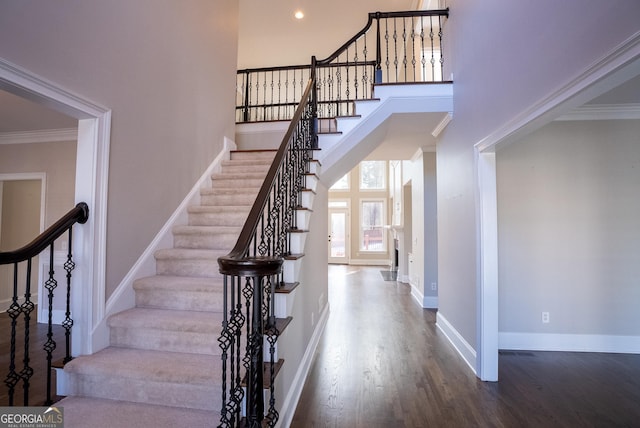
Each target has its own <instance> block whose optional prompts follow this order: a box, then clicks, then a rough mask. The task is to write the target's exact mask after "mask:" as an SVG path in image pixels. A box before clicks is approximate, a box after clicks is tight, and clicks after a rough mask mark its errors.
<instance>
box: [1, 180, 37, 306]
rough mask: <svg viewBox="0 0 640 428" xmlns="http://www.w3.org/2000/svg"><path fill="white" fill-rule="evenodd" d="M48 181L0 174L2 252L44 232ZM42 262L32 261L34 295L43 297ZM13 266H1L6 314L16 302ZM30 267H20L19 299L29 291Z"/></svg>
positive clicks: (3, 303)
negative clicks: (14, 298) (26, 289)
mask: <svg viewBox="0 0 640 428" xmlns="http://www.w3.org/2000/svg"><path fill="white" fill-rule="evenodd" d="M44 188H45V186H44V177H41V176H40V175H38V174H36V175H32V174H31V175H27V174H14V175H9V174H0V251H10V250H15V249H18V248H21V247H23V246H25V245H27V244H28V243H29V242H31V240H32V239H33V238H34V237H35V236H37V235H38V234H39V233H40V232H42V230H43V224H44ZM39 264H40V263H39V258H38V257H36V258H35V259H34V260H32V266H31V271H30V284H31V287H32V288H31V293H32V295H34V296H33V297H34V299H33V300H34V301H36V299H37V297H38V296H39V294H40V293H39V290H38V289H39V287H38V284H39V277H40V274H39V269H38V266H39ZM14 275H15V271H14V269H13V265H3V266H0V311H5V310H6V309H7V308H8V307H9V305H10V304H11V301H12V298H13V283H14V281H13V277H14ZM26 276H27V265H26V263H21V264H19V265H18V278H19V280H18V282H17V283H18V284H19V287H20V288H19V289H18V295H19V296H23V295H24V292H25V287H26V281H25V279H26Z"/></svg>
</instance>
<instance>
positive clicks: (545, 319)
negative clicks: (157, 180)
mask: <svg viewBox="0 0 640 428" xmlns="http://www.w3.org/2000/svg"><path fill="white" fill-rule="evenodd" d="M542 323H543V324H549V312H543V313H542Z"/></svg>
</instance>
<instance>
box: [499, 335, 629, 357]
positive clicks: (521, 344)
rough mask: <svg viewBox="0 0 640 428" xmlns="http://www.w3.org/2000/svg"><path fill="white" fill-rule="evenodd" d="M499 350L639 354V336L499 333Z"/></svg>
mask: <svg viewBox="0 0 640 428" xmlns="http://www.w3.org/2000/svg"><path fill="white" fill-rule="evenodd" d="M498 347H499V349H508V350H527V351H563V352H606V353H616V354H640V336H615V335H600V334H548V333H510V332H501V333H500V334H499V337H498Z"/></svg>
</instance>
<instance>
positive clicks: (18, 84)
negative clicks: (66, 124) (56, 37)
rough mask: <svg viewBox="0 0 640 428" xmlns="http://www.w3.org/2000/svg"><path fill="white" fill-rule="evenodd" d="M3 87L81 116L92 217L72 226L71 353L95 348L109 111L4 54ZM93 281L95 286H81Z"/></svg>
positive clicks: (79, 174)
mask: <svg viewBox="0 0 640 428" xmlns="http://www.w3.org/2000/svg"><path fill="white" fill-rule="evenodd" d="M0 89H3V90H6V91H7V92H10V93H12V94H14V95H17V96H20V97H23V98H25V99H28V100H31V101H34V102H36V103H38V104H43V105H46V106H47V107H49V108H51V109H53V110H56V111H58V112H60V113H64V114H66V115H67V116H70V117H73V118H76V119H78V135H77V142H78V143H77V155H76V183H75V186H76V187H75V188H76V190H75V202H76V203H78V202H86V203H87V204H88V205H89V219H88V221H87V223H86V224H84V225H82V227H77V228H74V232H75V233H74V235H73V248H74V253H75V255H76V256H75V262H76V266H77V267H76V270H75V271H74V276H73V283H74V284H76V287H75V292H74V293H73V295H72V302H71V306H72V309H71V310H72V312H73V314H74V326H75V328H74V329H73V337H72V353H73V354H74V355H80V354H90V353H92V352H93V351H94V349H93V344H92V340H91V335H90V332H91V331H92V329H93V326H94V325H96V324H97V322H98V320H101V319H102V317H103V316H104V308H105V271H106V237H107V233H106V230H107V187H108V178H109V176H108V175H109V146H110V138H111V110H110V109H108V108H105V107H103V106H100V105H98V104H95V103H94V102H92V101H90V100H88V99H86V98H84V97H81V96H79V95H76V94H74V93H72V92H70V91H68V90H67V89H65V88H62V87H60V86H59V85H57V84H56V83H54V82H51V81H48V80H46V79H45V78H43V77H41V76H38V75H36V74H34V73H32V72H30V71H28V70H26V69H24V68H22V67H20V66H18V65H15V64H12V63H10V62H8V61H6V60H4V59H2V58H0ZM81 284H91V287H81V286H80V285H81Z"/></svg>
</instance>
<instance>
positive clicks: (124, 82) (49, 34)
mask: <svg viewBox="0 0 640 428" xmlns="http://www.w3.org/2000/svg"><path fill="white" fill-rule="evenodd" d="M237 41H238V2H237V1H234V0H216V1H210V0H191V1H189V2H176V1H172V0H136V1H130V0H113V1H108V2H104V1H98V0H68V1H64V2H40V1H31V0H26V1H13V2H2V4H1V6H0V57H2V58H4V59H5V60H7V61H10V62H12V63H14V64H17V65H19V66H21V67H23V68H26V69H27V70H29V71H30V72H32V73H35V74H38V75H40V76H42V77H44V78H45V79H47V80H50V81H53V82H55V83H56V84H57V85H60V86H62V87H64V88H67V89H68V90H70V91H72V92H75V93H78V94H80V95H81V96H83V97H84V98H87V99H89V100H91V101H93V102H95V103H98V104H100V105H103V106H105V107H107V108H109V109H111V110H112V128H111V150H110V174H109V195H108V201H109V208H108V218H107V255H106V258H107V267H106V297H107V298H108V297H109V296H110V294H111V293H112V292H113V290H114V289H115V288H116V287H117V286H118V284H119V283H120V281H121V280H122V279H123V277H124V276H125V275H126V273H127V272H128V271H129V269H130V268H131V266H132V265H133V263H134V262H135V261H136V260H137V258H138V257H139V255H140V254H141V253H142V251H143V250H144V248H146V246H147V245H148V243H149V242H150V241H151V239H152V238H153V237H154V236H155V234H156V233H157V232H158V230H159V229H160V228H161V227H162V225H163V224H164V223H165V222H166V220H167V219H168V217H169V216H170V215H171V213H173V211H174V210H175V209H176V207H177V206H178V204H179V203H180V202H181V201H182V199H183V198H184V196H185V195H186V194H187V192H188V191H189V190H190V189H191V187H192V186H193V184H194V183H195V182H196V181H197V179H198V178H199V177H200V176H201V174H202V173H203V171H204V170H205V169H206V167H207V166H208V165H210V164H211V162H212V161H213V159H214V158H215V156H216V155H217V154H218V153H220V151H221V149H222V145H223V141H224V137H228V138H230V139H231V140H233V135H234V100H235V71H236V56H237Z"/></svg>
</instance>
